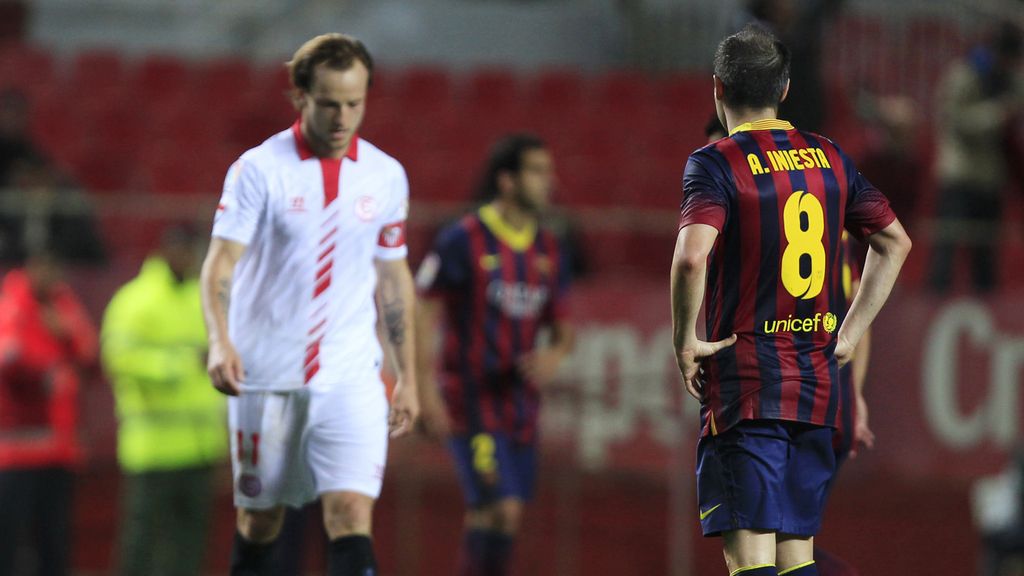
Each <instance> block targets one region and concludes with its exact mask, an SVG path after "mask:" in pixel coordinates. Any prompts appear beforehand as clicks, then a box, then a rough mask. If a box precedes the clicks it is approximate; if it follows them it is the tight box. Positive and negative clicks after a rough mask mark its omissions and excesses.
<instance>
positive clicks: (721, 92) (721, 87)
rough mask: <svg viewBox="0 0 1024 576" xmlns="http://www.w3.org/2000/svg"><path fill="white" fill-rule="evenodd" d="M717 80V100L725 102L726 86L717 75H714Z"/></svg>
mask: <svg viewBox="0 0 1024 576" xmlns="http://www.w3.org/2000/svg"><path fill="white" fill-rule="evenodd" d="M711 77H712V78H714V80H715V100H723V99H724V98H725V84H723V83H722V79H721V78H719V77H718V76H716V75H714V74H713V75H712V76H711Z"/></svg>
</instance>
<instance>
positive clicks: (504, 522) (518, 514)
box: [492, 499, 523, 534]
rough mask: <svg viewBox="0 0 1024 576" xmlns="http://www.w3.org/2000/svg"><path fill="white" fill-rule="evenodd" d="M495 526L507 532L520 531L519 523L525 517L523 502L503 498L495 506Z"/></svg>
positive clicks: (496, 528)
mask: <svg viewBox="0 0 1024 576" xmlns="http://www.w3.org/2000/svg"><path fill="white" fill-rule="evenodd" d="M492 518H493V520H492V522H493V524H492V526H493V528H494V530H497V531H498V532H503V533H505V534H515V533H517V532H519V525H520V524H521V523H522V519H523V503H522V502H521V501H519V500H513V499H509V500H502V501H501V502H498V503H497V504H496V505H495V506H494V510H493V517H492Z"/></svg>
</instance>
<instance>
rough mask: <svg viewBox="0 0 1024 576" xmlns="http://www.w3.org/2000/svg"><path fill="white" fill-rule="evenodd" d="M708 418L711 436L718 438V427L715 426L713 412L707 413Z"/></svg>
mask: <svg viewBox="0 0 1024 576" xmlns="http://www.w3.org/2000/svg"><path fill="white" fill-rule="evenodd" d="M708 418H709V419H710V420H711V435H712V436H718V426H715V412H714V411H713V410H712V411H711V412H708Z"/></svg>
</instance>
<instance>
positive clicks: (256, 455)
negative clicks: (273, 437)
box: [235, 430, 260, 466]
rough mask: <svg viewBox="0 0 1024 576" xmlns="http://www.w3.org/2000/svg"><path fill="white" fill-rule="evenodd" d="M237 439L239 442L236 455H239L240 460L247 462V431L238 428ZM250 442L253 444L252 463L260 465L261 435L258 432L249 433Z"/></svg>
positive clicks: (240, 461)
mask: <svg viewBox="0 0 1024 576" xmlns="http://www.w3.org/2000/svg"><path fill="white" fill-rule="evenodd" d="M235 441H236V444H237V447H236V450H235V451H236V456H237V457H238V462H239V463H243V462H245V433H244V432H242V431H241V430H236V431H235ZM249 443H250V445H251V446H252V450H251V451H250V456H251V458H252V465H253V466H258V465H259V463H260V435H259V433H258V432H253V433H252V434H249Z"/></svg>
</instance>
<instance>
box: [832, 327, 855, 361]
mask: <svg viewBox="0 0 1024 576" xmlns="http://www.w3.org/2000/svg"><path fill="white" fill-rule="evenodd" d="M854 348H856V345H855V344H850V343H849V342H848V341H847V340H846V339H845V338H843V337H842V335H840V336H839V337H838V338H836V351H835V352H834V355H835V357H836V362H838V363H839V367H840V368H842V367H843V366H846V364H847V362H849V361H850V360H852V359H853V349H854Z"/></svg>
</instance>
